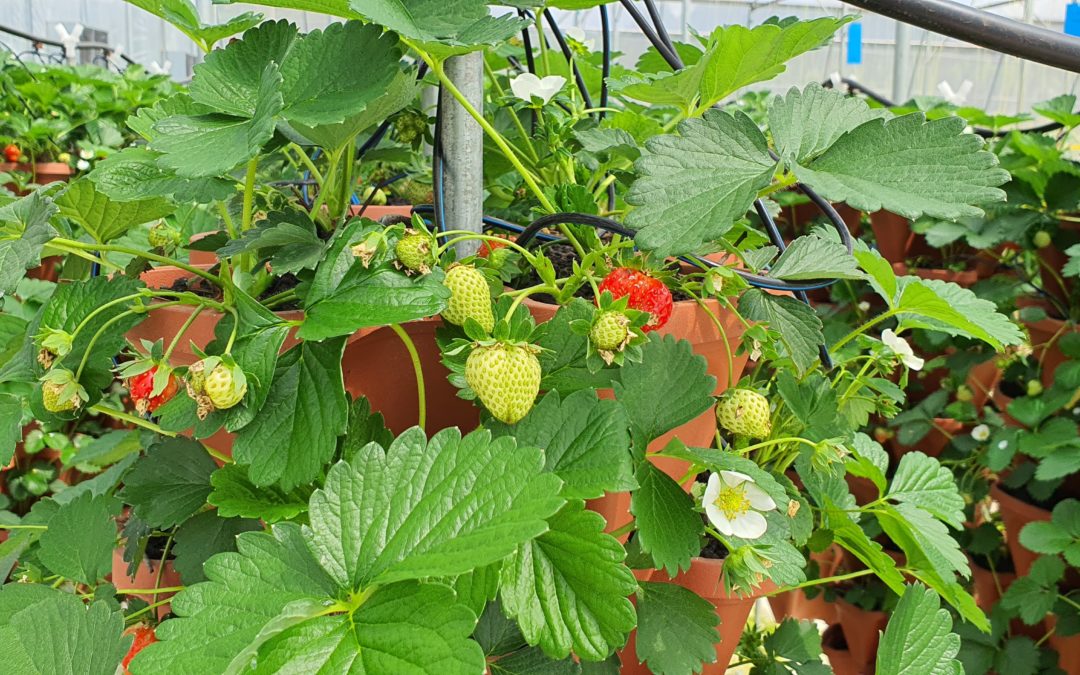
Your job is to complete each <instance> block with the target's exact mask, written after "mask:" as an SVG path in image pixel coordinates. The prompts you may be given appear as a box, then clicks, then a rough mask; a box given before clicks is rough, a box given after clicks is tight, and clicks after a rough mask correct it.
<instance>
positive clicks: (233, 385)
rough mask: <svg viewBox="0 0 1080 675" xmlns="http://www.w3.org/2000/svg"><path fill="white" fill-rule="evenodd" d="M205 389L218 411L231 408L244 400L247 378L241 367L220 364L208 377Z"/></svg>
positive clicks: (204, 385)
mask: <svg viewBox="0 0 1080 675" xmlns="http://www.w3.org/2000/svg"><path fill="white" fill-rule="evenodd" d="M203 389H204V390H205V391H206V395H207V397H208V398H209V399H210V402H211V403H213V404H214V407H215V408H217V409H218V410H223V409H225V408H231V407H233V406H234V405H236V404H237V403H239V402H240V401H242V400H243V399H244V394H246V393H247V378H245V377H244V373H243V371H241V370H240V367H239V366H235V365H233V366H230V365H228V364H226V363H219V364H217V365H216V366H214V369H213V370H211V371H210V372H209V373H207V375H206V381H205V382H204V383H203Z"/></svg>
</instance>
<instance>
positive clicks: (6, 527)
mask: <svg viewBox="0 0 1080 675" xmlns="http://www.w3.org/2000/svg"><path fill="white" fill-rule="evenodd" d="M47 529H49V526H48V525H7V524H5V523H0V530H47Z"/></svg>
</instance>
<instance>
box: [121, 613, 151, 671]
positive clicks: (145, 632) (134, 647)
mask: <svg viewBox="0 0 1080 675" xmlns="http://www.w3.org/2000/svg"><path fill="white" fill-rule="evenodd" d="M124 635H133V636H135V639H134V640H133V641H132V643H131V649H129V650H128V653H127V656H125V657H124V660H123V661H121V662H120V665H121V666H122V667H123V668H124V675H129V673H128V665H129V664H130V663H131V660H132V659H134V658H135V655H136V654H138V653H139V652H141V651H142V650H143V648H145V647H146V646H147V645H152V644H154V643H155V642H157V641H158V639H157V636H156V635H154V629H153V628H151V627H150V626H147V625H146V624H145V623H138V624H135V625H134V626H132V627H130V628H128V629H127V630H125V631H124Z"/></svg>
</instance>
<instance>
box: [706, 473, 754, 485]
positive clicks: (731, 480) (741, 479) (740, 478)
mask: <svg viewBox="0 0 1080 675" xmlns="http://www.w3.org/2000/svg"><path fill="white" fill-rule="evenodd" d="M713 475H715V474H713ZM720 477H721V478H723V479H724V482H725V483H727V484H728V485H729V486H731V487H735V486H736V485H741V484H742V483H751V484H753V482H754V479H753V478H751V477H750V476H747V475H746V474H745V473H739V472H738V471H721V472H720Z"/></svg>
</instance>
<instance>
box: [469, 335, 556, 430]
mask: <svg viewBox="0 0 1080 675" xmlns="http://www.w3.org/2000/svg"><path fill="white" fill-rule="evenodd" d="M465 381H466V382H468V384H469V387H471V388H472V390H473V391H474V392H476V396H477V397H478V398H479V399H480V402H481V403H483V404H484V407H485V408H487V409H488V411H489V412H490V413H491V414H492V416H493V417H494V418H495V419H497V420H499V421H500V422H504V423H506V424H516V423H517V422H518V421H520V420H521V418H523V417H525V415H527V414H528V413H529V410H531V409H532V406H533V403H534V402H535V401H536V395H537V394H538V393H539V392H540V361H539V360H538V359H537V358H536V348H535V347H533V346H532V345H527V344H509V343H505V342H498V343H495V344H493V345H487V346H485V345H478V346H477V347H474V348H473V351H472V353H471V354H469V358H468V360H467V361H466V362H465Z"/></svg>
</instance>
